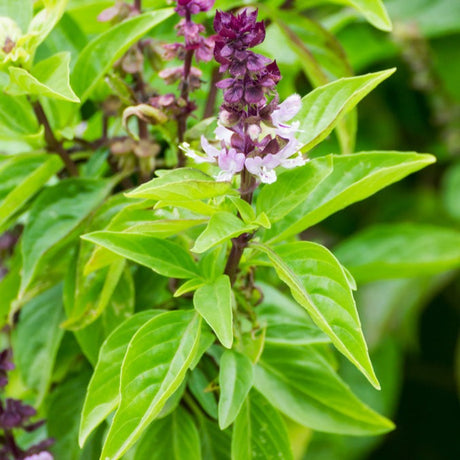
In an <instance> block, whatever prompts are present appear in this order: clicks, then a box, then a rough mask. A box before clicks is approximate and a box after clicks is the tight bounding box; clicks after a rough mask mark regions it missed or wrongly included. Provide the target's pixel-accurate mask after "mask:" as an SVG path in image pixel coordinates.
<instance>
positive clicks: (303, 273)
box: [252, 241, 379, 388]
mask: <svg viewBox="0 0 460 460" xmlns="http://www.w3.org/2000/svg"><path fill="white" fill-rule="evenodd" d="M252 246H253V247H255V248H256V249H258V250H259V251H262V252H263V253H265V254H266V255H267V256H268V258H269V259H270V261H271V262H272V264H273V267H274V268H275V270H276V273H277V274H278V276H279V277H280V278H281V280H282V281H284V282H285V283H286V284H287V285H288V286H289V288H290V290H291V293H292V296H293V297H294V299H295V300H296V301H297V302H298V303H299V304H300V305H302V307H304V308H305V309H306V310H307V312H308V314H309V315H310V316H311V318H312V320H313V321H314V322H315V324H316V325H317V326H318V327H319V328H320V329H321V330H322V331H324V332H325V333H326V334H327V335H328V336H329V337H330V339H331V340H332V343H333V344H334V345H335V346H336V348H337V349H338V350H339V351H340V352H341V353H343V354H344V355H345V356H346V357H347V358H348V359H349V360H350V361H351V362H352V363H353V364H354V365H355V366H356V367H357V368H358V369H359V370H360V371H361V372H362V373H363V374H364V375H365V376H366V378H367V379H368V380H369V382H371V383H372V385H374V386H375V387H376V388H379V383H378V380H377V377H376V376H375V374H374V370H373V369H372V364H371V361H370V359H369V354H368V352H367V346H366V342H365V340H364V336H363V333H362V330H361V324H360V321H359V317H358V312H357V311H356V304H355V301H354V299H353V294H352V291H351V289H350V286H349V284H348V280H347V276H346V274H345V272H344V270H343V268H342V266H341V265H340V263H339V262H338V261H337V259H336V258H335V257H334V256H333V255H332V254H331V253H330V252H329V251H328V250H327V249H326V248H325V247H323V246H321V245H319V244H316V243H310V242H307V241H299V242H296V243H290V244H284V245H282V246H278V247H277V248H276V249H275V250H273V249H271V248H269V247H268V246H264V245H262V244H259V243H252Z"/></svg>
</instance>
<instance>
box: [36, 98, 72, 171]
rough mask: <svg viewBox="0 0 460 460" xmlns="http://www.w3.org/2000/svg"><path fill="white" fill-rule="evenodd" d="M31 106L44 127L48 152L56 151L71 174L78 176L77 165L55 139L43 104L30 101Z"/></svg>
mask: <svg viewBox="0 0 460 460" xmlns="http://www.w3.org/2000/svg"><path fill="white" fill-rule="evenodd" d="M32 108H33V110H34V113H35V116H36V117H37V120H38V122H39V123H40V125H42V126H43V128H44V129H45V142H46V145H47V148H48V150H49V151H50V152H54V153H57V154H58V155H59V156H60V157H61V160H62V161H63V162H64V164H65V167H66V168H67V171H68V172H69V174H70V175H71V176H78V168H77V165H76V164H75V163H74V162H73V160H72V158H70V155H69V154H68V152H67V151H66V150H65V148H64V147H63V146H62V144H61V143H60V142H59V141H58V140H57V139H56V137H55V135H54V133H53V130H52V129H51V125H50V123H49V121H48V118H47V116H46V113H45V111H44V110H43V106H42V105H41V104H40V102H39V101H34V102H32Z"/></svg>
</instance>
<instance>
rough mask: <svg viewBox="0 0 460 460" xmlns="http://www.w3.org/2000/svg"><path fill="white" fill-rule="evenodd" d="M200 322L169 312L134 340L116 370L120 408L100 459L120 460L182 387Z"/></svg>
mask: <svg viewBox="0 0 460 460" xmlns="http://www.w3.org/2000/svg"><path fill="white" fill-rule="evenodd" d="M200 322H201V320H200V318H199V316H198V315H196V314H195V313H193V312H191V311H171V312H167V313H163V314H161V315H158V316H156V317H155V318H153V319H151V320H150V321H149V322H148V323H146V324H145V325H144V326H142V327H141V328H140V329H139V330H138V331H137V333H136V334H135V335H134V337H133V338H132V340H131V342H130V344H129V347H128V350H127V352H126V356H125V358H124V360H123V365H122V370H121V384H120V405H119V407H118V410H117V412H116V414H115V417H114V419H113V422H112V426H111V427H110V431H109V433H108V435H107V439H106V441H105V444H104V447H103V450H102V454H101V458H110V459H112V460H117V459H118V458H120V457H121V456H122V455H123V454H124V453H125V452H126V451H127V450H128V449H129V448H130V447H131V446H132V445H133V444H134V443H135V442H136V440H137V439H139V437H140V436H141V434H142V432H143V431H144V430H145V429H146V428H147V426H148V425H149V423H150V422H151V421H152V420H153V419H154V418H155V417H156V416H157V415H158V414H159V413H160V411H161V409H162V408H163V406H164V404H165V402H166V400H167V399H168V398H169V397H170V396H171V395H172V394H173V393H174V391H175V390H176V389H177V388H178V387H179V385H180V384H181V383H182V380H183V379H184V377H185V374H186V372H187V369H188V367H189V365H190V363H191V361H192V359H193V357H194V355H195V353H196V351H197V347H198V343H199V338H200Z"/></svg>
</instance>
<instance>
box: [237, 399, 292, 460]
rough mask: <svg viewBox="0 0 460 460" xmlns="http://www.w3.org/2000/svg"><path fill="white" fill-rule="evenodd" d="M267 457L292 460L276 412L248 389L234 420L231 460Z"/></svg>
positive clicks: (281, 423) (284, 432)
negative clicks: (247, 393) (248, 393)
mask: <svg viewBox="0 0 460 460" xmlns="http://www.w3.org/2000/svg"><path fill="white" fill-rule="evenodd" d="M268 458H282V459H283V460H292V459H293V456H292V452H291V447H290V445H289V439H288V434H287V429H286V425H285V424H284V420H283V419H282V418H281V416H280V414H279V413H278V412H277V410H276V409H275V408H273V407H272V406H271V405H270V403H269V402H268V401H267V400H266V399H265V398H264V397H263V396H262V395H261V394H260V393H258V392H257V391H255V390H252V391H251V393H250V395H249V397H248V398H247V399H246V401H245V403H244V405H243V407H242V408H241V411H240V413H239V415H238V417H237V418H236V420H235V425H234V427H233V436H232V460H256V459H268Z"/></svg>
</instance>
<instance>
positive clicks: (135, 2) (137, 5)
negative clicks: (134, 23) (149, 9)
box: [134, 0, 142, 13]
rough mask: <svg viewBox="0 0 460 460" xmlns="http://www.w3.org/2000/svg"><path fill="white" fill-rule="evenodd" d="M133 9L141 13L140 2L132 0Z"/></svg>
mask: <svg viewBox="0 0 460 460" xmlns="http://www.w3.org/2000/svg"><path fill="white" fill-rule="evenodd" d="M134 8H136V10H137V11H139V13H141V12H142V0H134Z"/></svg>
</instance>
